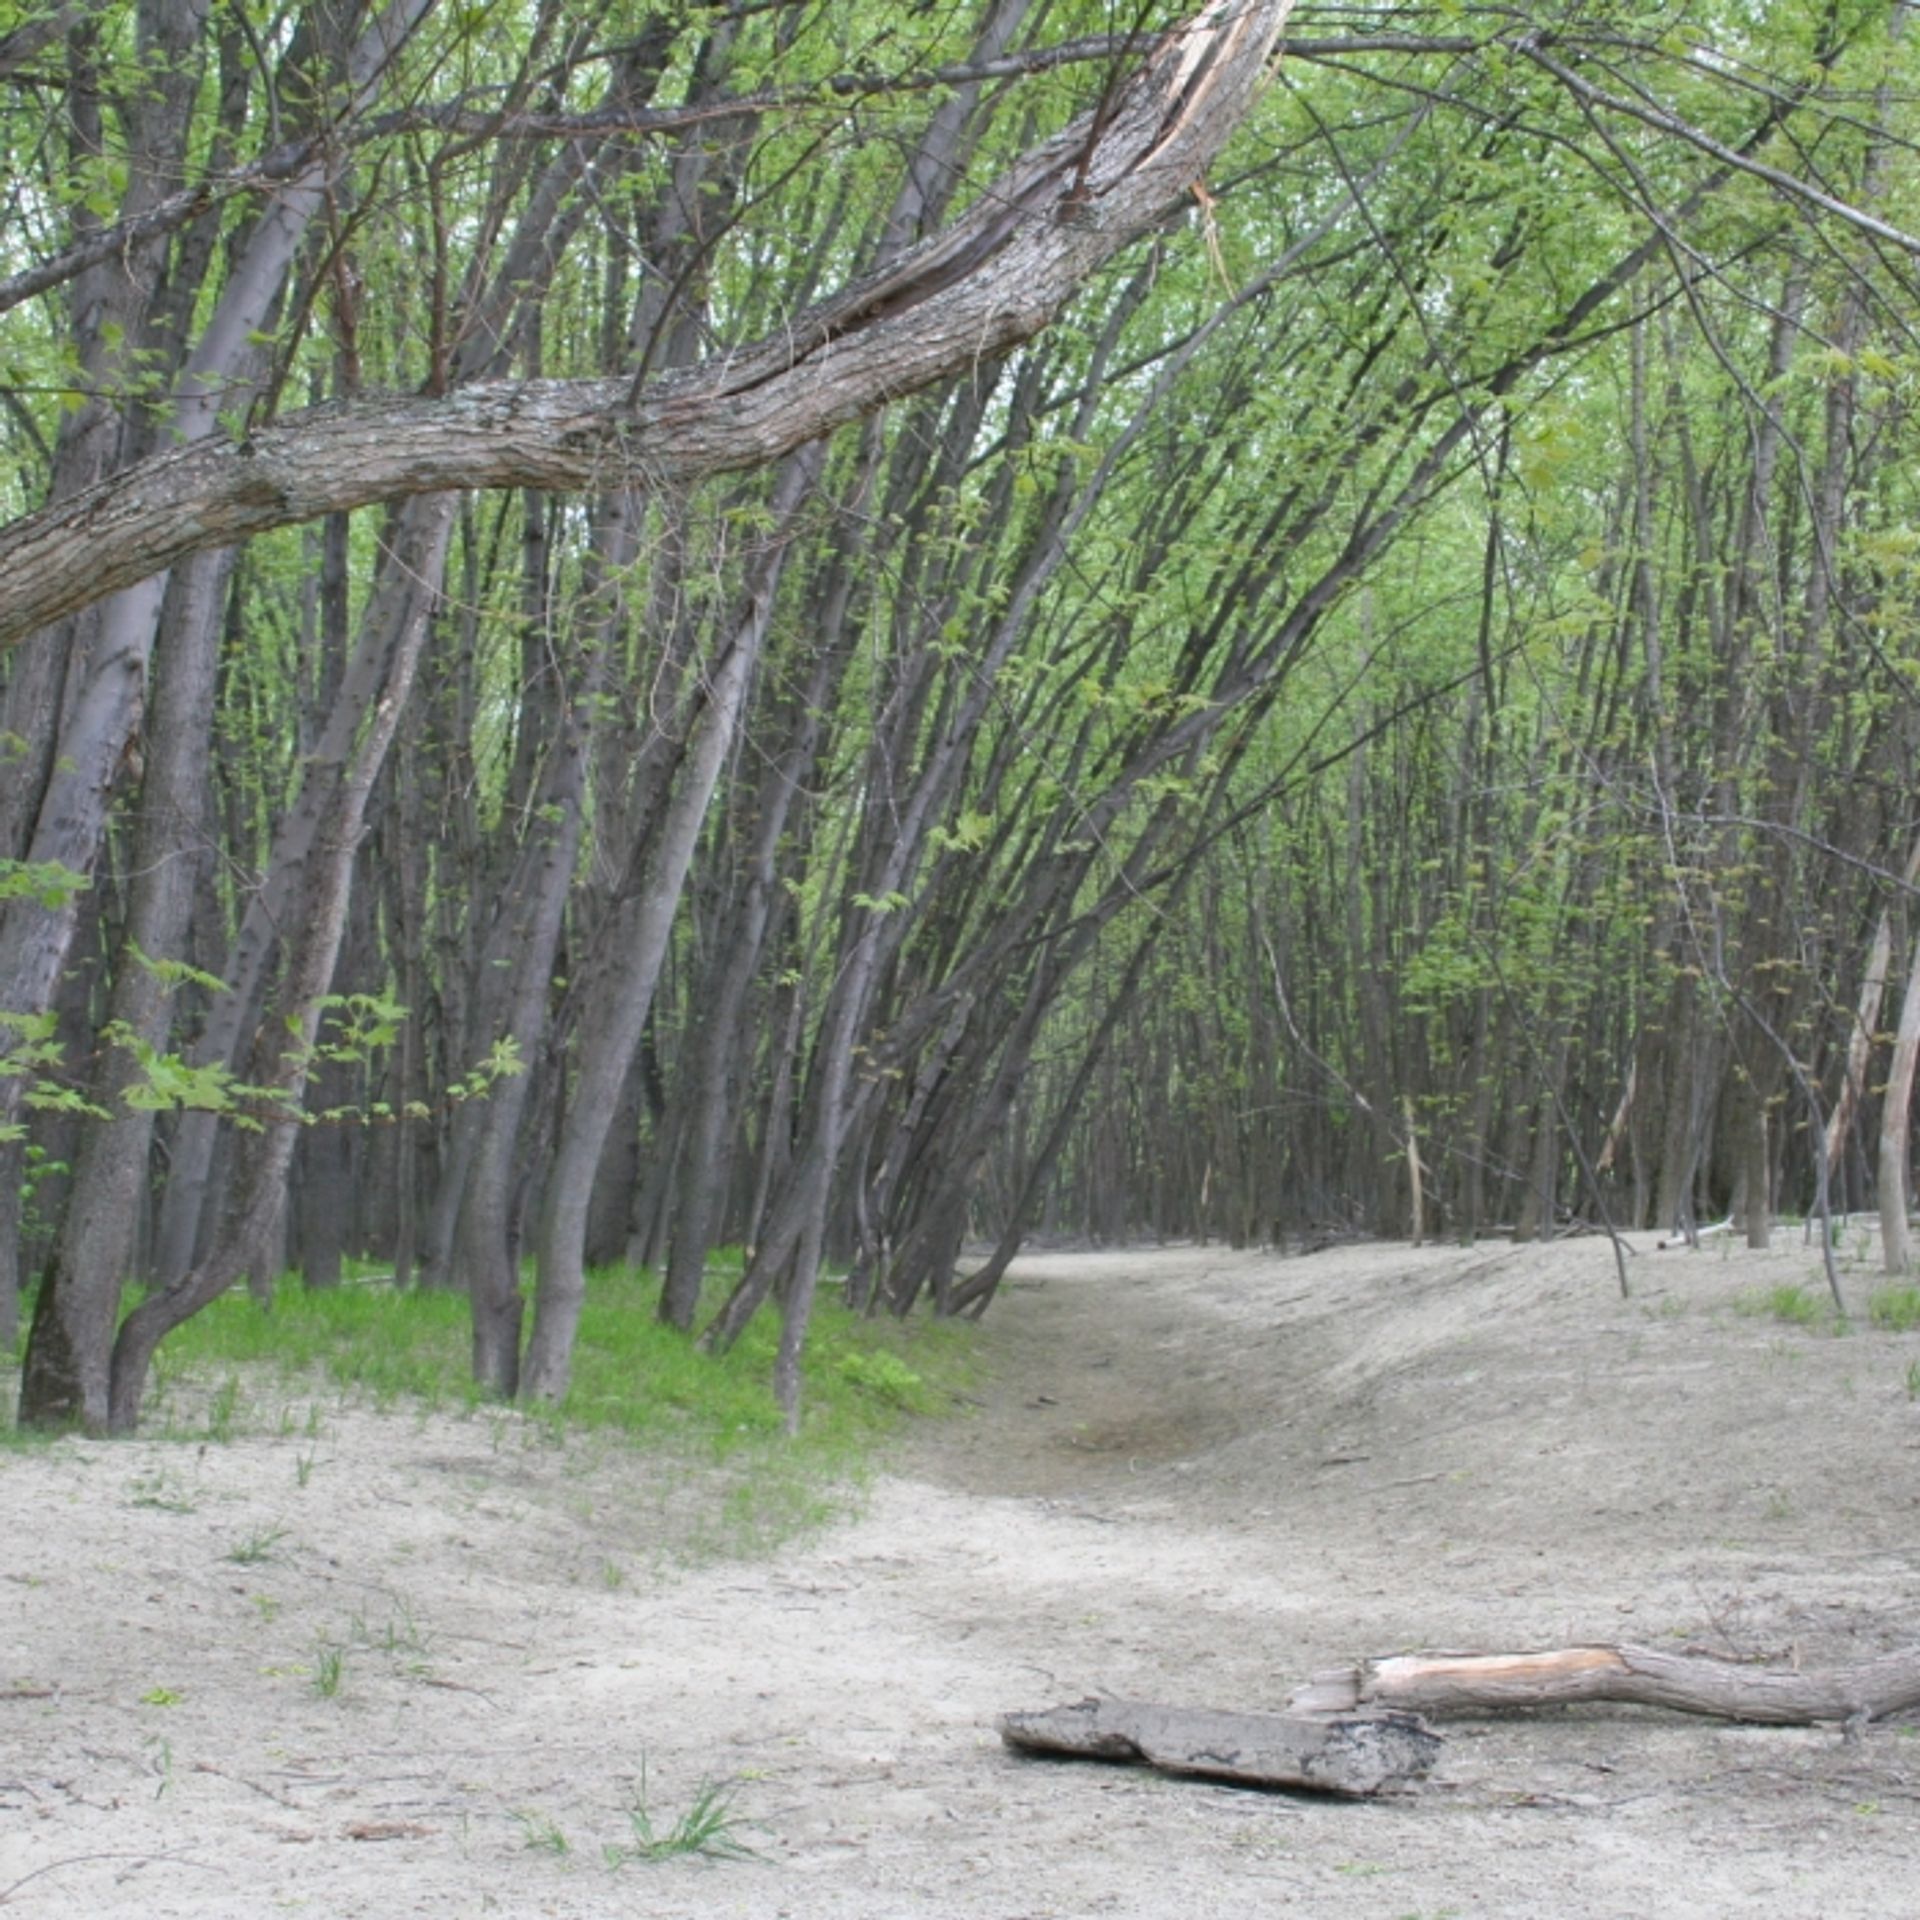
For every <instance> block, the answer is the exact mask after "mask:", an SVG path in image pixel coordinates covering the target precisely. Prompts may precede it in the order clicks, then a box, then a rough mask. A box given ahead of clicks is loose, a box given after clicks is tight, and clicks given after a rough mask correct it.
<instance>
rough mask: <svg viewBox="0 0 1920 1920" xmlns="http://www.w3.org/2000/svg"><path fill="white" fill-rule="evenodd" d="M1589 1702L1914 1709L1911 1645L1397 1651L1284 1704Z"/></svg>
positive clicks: (1809, 1719)
mask: <svg viewBox="0 0 1920 1920" xmlns="http://www.w3.org/2000/svg"><path fill="white" fill-rule="evenodd" d="M1593 1700H1608V1701H1618V1702H1622V1703H1624V1704H1628V1705H1632V1706H1641V1707H1668V1708H1671V1709H1672V1710H1673V1711H1675V1712H1676V1713H1700V1714H1708V1715H1711V1716H1714V1717H1716V1718H1719V1719H1723V1720H1747V1721H1753V1722H1756V1723H1759V1724H1761V1725H1766V1726H1781V1727H1801V1726H1809V1725H1812V1724H1813V1723H1815V1722H1818V1721H1823V1720H1837V1721H1867V1720H1881V1719H1884V1718H1886V1716H1887V1715H1889V1714H1894V1713H1901V1712H1904V1711H1906V1710H1907V1709H1908V1708H1911V1707H1915V1706H1920V1647H1906V1648H1902V1649H1901V1650H1900V1651H1898V1652H1896V1653H1888V1654H1883V1655H1882V1656H1881V1657H1880V1658H1879V1659H1877V1660H1868V1661H1864V1662H1862V1663H1861V1664H1859V1665H1858V1666H1852V1667H1835V1668H1829V1669H1827V1670H1824V1671H1819V1670H1814V1671H1807V1672H1802V1671H1799V1670H1798V1669H1790V1668H1789V1669H1783V1668H1779V1667H1759V1666H1748V1665H1745V1664H1743V1663H1741V1662H1737V1661H1732V1660H1719V1659H1715V1658H1713V1657H1712V1656H1711V1655H1708V1654H1703V1653H1667V1652H1662V1651H1661V1650H1659V1649H1658V1648H1654V1647H1636V1646H1627V1645H1620V1646H1613V1645H1604V1646H1588V1647H1560V1648H1555V1649H1552V1650H1550V1651H1547V1652H1542V1653H1404V1654H1397V1655H1394V1656H1393V1657H1392V1658H1390V1659H1382V1660H1364V1661H1362V1662H1361V1663H1360V1664H1359V1665H1358V1666H1355V1667H1339V1668H1335V1669H1333V1670H1332V1671H1330V1672H1327V1673H1321V1674H1316V1675H1315V1676H1314V1678H1313V1679H1311V1680H1309V1681H1308V1682H1307V1683H1306V1684H1305V1685H1304V1686H1302V1687H1300V1688H1298V1689H1296V1690H1295V1692H1294V1693H1293V1694H1292V1696H1291V1697H1290V1698H1289V1700H1288V1702H1287V1706H1288V1709H1289V1711H1291V1712H1296V1713H1351V1712H1353V1711H1355V1710H1356V1709H1358V1708H1361V1707H1378V1708H1393V1709H1395V1710H1398V1711H1402V1712H1407V1713H1473V1712H1479V1711H1481V1710H1483V1709H1486V1708H1490V1707H1491V1708H1499V1707H1547V1706H1564V1705H1567V1704H1570V1703H1572V1702H1576V1701H1593Z"/></svg>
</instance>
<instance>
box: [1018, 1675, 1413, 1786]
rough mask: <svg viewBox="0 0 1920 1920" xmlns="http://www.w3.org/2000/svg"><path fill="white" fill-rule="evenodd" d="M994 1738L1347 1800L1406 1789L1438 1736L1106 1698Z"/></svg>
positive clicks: (1027, 1719) (1021, 1719) (1384, 1716)
mask: <svg viewBox="0 0 1920 1920" xmlns="http://www.w3.org/2000/svg"><path fill="white" fill-rule="evenodd" d="M1000 1737H1001V1739H1003V1740H1004V1741H1005V1742H1006V1743H1007V1745H1008V1746H1010V1747H1014V1748H1017V1749H1019V1750H1020V1751H1021V1752H1025V1753H1050V1754H1068V1755H1072V1756H1074V1757H1076V1758H1080V1759H1086V1760H1123V1761H1125V1760H1138V1761H1143V1762H1145V1764H1146V1765H1148V1766H1150V1767H1158V1768H1160V1769H1161V1770H1162V1771H1163V1772H1166V1773H1188V1774H1198V1775H1200V1776H1201V1777H1202V1778H1203V1779H1208V1780H1233V1781H1238V1782H1240V1783H1241V1784H1243V1785H1246V1786H1254V1787H1303V1788H1307V1789H1309V1790H1310V1791H1312V1792H1315V1793H1335V1794H1340V1795H1343V1796H1345V1797H1347V1798H1349V1799H1370V1798H1372V1797H1373V1796H1374V1795H1375V1794H1378V1793H1382V1792H1385V1791H1386V1790H1387V1789H1388V1788H1390V1787H1407V1786H1413V1785H1415V1784H1416V1783H1418V1782H1419V1781H1421V1780H1423V1779H1425V1778H1426V1776H1427V1774H1428V1773H1429V1772H1430V1771H1431V1770H1432V1768H1433V1763H1434V1760H1435V1758H1436V1757H1437V1756H1438V1754H1439V1752H1440V1736H1439V1735H1438V1734H1436V1733H1433V1732H1432V1731H1430V1730H1429V1729H1428V1728H1426V1727H1424V1726H1422V1725H1421V1724H1420V1722H1419V1721H1418V1720H1416V1719H1415V1718H1414V1717H1413V1716H1412V1715H1411V1714H1404V1713H1375V1712H1348V1713H1340V1714H1327V1713H1219V1712H1214V1711H1210V1710H1208V1709H1205V1708H1195V1707H1161V1706H1154V1705H1151V1704H1149V1703H1148V1702H1146V1701H1140V1700H1113V1699H1098V1700H1082V1701H1079V1702H1077V1703H1076V1704H1075V1705H1073V1706H1070V1707H1052V1708H1049V1709H1048V1710H1046V1711H1045V1712H1042V1713H1009V1714H1004V1715H1002V1716H1001V1720H1000Z"/></svg>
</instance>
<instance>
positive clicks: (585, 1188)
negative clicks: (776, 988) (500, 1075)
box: [520, 446, 825, 1400]
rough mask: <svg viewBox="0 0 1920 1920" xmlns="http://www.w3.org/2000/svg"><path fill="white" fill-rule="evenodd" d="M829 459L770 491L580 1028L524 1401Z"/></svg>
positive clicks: (558, 1328) (554, 1325)
mask: <svg viewBox="0 0 1920 1920" xmlns="http://www.w3.org/2000/svg"><path fill="white" fill-rule="evenodd" d="M824 458H825V448H824V446H814V447H810V448H807V449H804V450H803V451H802V452H801V453H799V454H797V455H796V456H795V457H794V458H793V459H791V460H790V461H788V462H787V464H786V467H785V469H784V471H783V472H782V473H781V475H780V477H779V479H778V480H777V482H776V483H775V486H774V491H773V502H772V507H773V515H774V521H775V532H774V534H773V539H774V542H775V545H774V547H773V549H772V551H771V552H770V553H769V554H768V555H767V556H766V557H765V558H764V559H763V561H762V562H761V563H760V564H759V565H758V566H757V567H756V569H755V575H756V577H755V578H754V579H753V581H752V583H751V586H750V589H749V595H750V601H749V609H748V612H747V615H746V618H745V619H744V620H743V621H742V623H741V626H740V629H739V631H738V632H737V633H735V634H734V635H733V637H732V641H731V644H730V645H729V646H728V648H727V652H726V656H725V658H724V659H723V660H721V661H720V662H719V663H718V664H717V666H716V667H715V669H714V670H713V674H712V682H711V686H710V688H709V692H708V698H707V705H706V709H705V711H704V712H703V713H702V714H701V716H700V720H699V722H698V731H697V733H696V735H695V738H694V741H693V743H692V745H691V748H690V750H689V752H688V754H687V757H686V762H685V764H684V765H683V766H682V767H681V769H680V773H679V777H678V779H677V780H676V781H675V783H674V788H673V797H672V799H671V800H670V801H669V802H668V805H667V810H666V814H665V817H664V819H663V820H662V822H661V826H660V831H659V834H658V837H657V840H656V842H655V845H654V849H653V855H652V858H651V859H650V860H649V862H648V865H647V871H646V876H645V879H644V881H643V883H642V887H641V891H640V893H639V895H638V897H637V899H636V900H635V901H634V903H633V906H632V913H631V923H630V925H626V926H623V928H622V937H621V939H620V941H619V943H618V949H617V951H616V952H615V953H614V954H613V955H612V956H611V958H610V961H609V965H608V968H607V971H606V972H605V973H604V974H603V975H602V976H601V978H600V982H598V983H596V985H597V991H596V993H595V1003H594V1004H593V1005H591V1006H590V1007H589V1009H588V1011H587V1013H586V1015H585V1016H584V1018H583V1020H582V1023H581V1040H580V1059H579V1064H578V1067H577V1069H576V1077H575V1081H574V1085H573V1088H572V1091H571V1093H570V1095H569V1098H568V1104H567V1118H566V1123H565V1126H564V1128H563V1130H562V1132H561V1136H560V1144H559V1147H558V1149H557V1151H556V1153H555V1155H554V1163H553V1168H552V1170H551V1172H550V1174H549V1176H548V1180H547V1194H546V1205H545V1207H544V1209H543V1214H542V1219H541V1226H540V1248H539V1277H538V1280H537V1282H536V1284H535V1295H534V1321H533V1336H532V1339H531V1341H530V1343H529V1345H528V1349H527V1358H526V1365H525V1367H524V1369H523V1370H522V1376H521V1383H520V1384H521V1391H522V1393H523V1394H525V1395H527V1396H528V1397H530V1398H538V1399H547V1400H557V1399H559V1398H560V1397H561V1396H562V1395H563V1394H564V1393H565V1392H566V1390H567V1382H568V1378H569V1376H570V1373H571V1370H572V1365H573V1345H574V1338H575V1336H576V1334H577V1333H578V1330H579V1325H580V1309H581V1306H582V1305H583V1303H584V1301H585V1298H586V1270H585V1249H586V1232H587V1208H588V1203H589V1201H590V1199H591V1197H592V1192H593V1177H594V1172H595V1170H596V1169H597V1167H598V1166H599V1164H600V1155H601V1152H602V1150H603V1149H604V1148H605V1145H606V1139H607V1127H608V1124H609V1122H610V1120H611V1118H612V1116H613V1113H614V1111H615V1110H616V1108H617V1106H618V1104H619V1094H620V1087H621V1083H622V1082H623V1081H624V1080H625V1078H626V1074H627V1069H628V1066H629V1065H630V1063H631V1062H632V1059H633V1054H634V1049H635V1048H636V1047H637V1046H638V1045H639V1044H640V1035H641V1031H642V1029H643V1028H644V1027H645V1025H646V1021H647V1013H648V1010H649V1009H650V1008H651V1006H652V1004H653V995H654V990H655V989H656V987H657V986H658V985H659V981H660V969H661V966H662V964H663V962H664V961H665V959H666V953H667V942H668V939H669V936H670V935H671V933H672V931H673V922H674V917H675V915H676V913H677V912H678V910H679V904H680V896H681V893H682V891H683V890H684V888H685V885H686V878H687V871H688V869H689V868H690V867H691V866H692V864H693V856H694V850H695V848H696V847H697V846H698V844H699V839H700V830H701V827H702V825H703V824H704V822H705V820H706V813H707V803H708V802H709V800H711V798H712V797H713V790H714V788H715V786H716V785H717V784H718V783H719V779H720V772H721V768H722V767H723V766H724V765H725V764H726V758H727V755H728V754H729V753H730V752H731V750H732V747H733V741H734V732H735V727H736V723H737V722H738V720H739V717H740V712H741V708H742V706H743V705H744V703H745V700H746V695H747V688H748V686H749V684H750V682H751V679H752V675H753V672H754V669H755V667H756V666H757V665H758V662H759V656H760V648H761V645H762V643H763V641H764V640H765V638H766V633H767V628H768V625H769V624H770V622H771V620H772V618H773V602H774V596H775V593H776V592H777V590H778V587H779V582H780V575H781V573H782V571H783V569H784V566H785V560H786V555H787V552H788V551H789V544H788V542H789V535H790V532H791V526H792V520H793V516H794V514H795V513H796V512H797V510H798V508H799V506H800V504H801V503H802V502H803V501H804V500H805V499H806V497H807V496H808V495H809V494H810V493H811V491H812V488H813V485H814V483H815V481H816V480H817V478H818V477H819V472H820V467H821V463H822V461H823V460H824Z"/></svg>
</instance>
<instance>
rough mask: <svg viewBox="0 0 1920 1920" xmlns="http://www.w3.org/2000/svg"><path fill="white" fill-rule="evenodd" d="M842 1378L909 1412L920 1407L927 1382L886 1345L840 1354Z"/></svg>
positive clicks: (925, 1392) (924, 1398)
mask: <svg viewBox="0 0 1920 1920" xmlns="http://www.w3.org/2000/svg"><path fill="white" fill-rule="evenodd" d="M840 1375H841V1378H842V1379H844V1380H847V1381H850V1382H851V1383H852V1384H853V1385H854V1386H856V1387H862V1388H864V1389H865V1390H866V1391H867V1392H868V1393H871V1394H873V1395H874V1396H875V1397H876V1398H877V1399H880V1400H884V1401H886V1402H887V1403H888V1404H889V1405H892V1406H896V1407H901V1408H904V1409H907V1410H909V1411H914V1410H917V1409H918V1408H919V1407H921V1406H922V1405H923V1404H924V1402H925V1400H926V1397H927V1383H926V1381H924V1380H923V1379H922V1378H921V1377H920V1375H919V1374H917V1373H915V1372H914V1370H913V1369H912V1368H911V1367H910V1366H908V1365H907V1363H906V1362H905V1361H904V1360H902V1359H901V1358H900V1356H899V1355H898V1354H894V1353H888V1352H887V1351H886V1350H885V1349H884V1348H875V1349H873V1350H872V1351H871V1352H862V1351H861V1350H860V1349H858V1348H855V1349H854V1350H853V1351H852V1352H850V1353H845V1354H842V1355H841V1357H840Z"/></svg>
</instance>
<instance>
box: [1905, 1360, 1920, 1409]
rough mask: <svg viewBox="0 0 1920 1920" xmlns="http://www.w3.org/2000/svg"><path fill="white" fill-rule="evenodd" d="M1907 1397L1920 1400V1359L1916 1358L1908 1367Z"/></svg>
mask: <svg viewBox="0 0 1920 1920" xmlns="http://www.w3.org/2000/svg"><path fill="white" fill-rule="evenodd" d="M1907 1398H1908V1399H1909V1400H1920V1360H1916V1361H1914V1362H1913V1364H1912V1365H1911V1366H1910V1367H1908V1369H1907Z"/></svg>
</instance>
